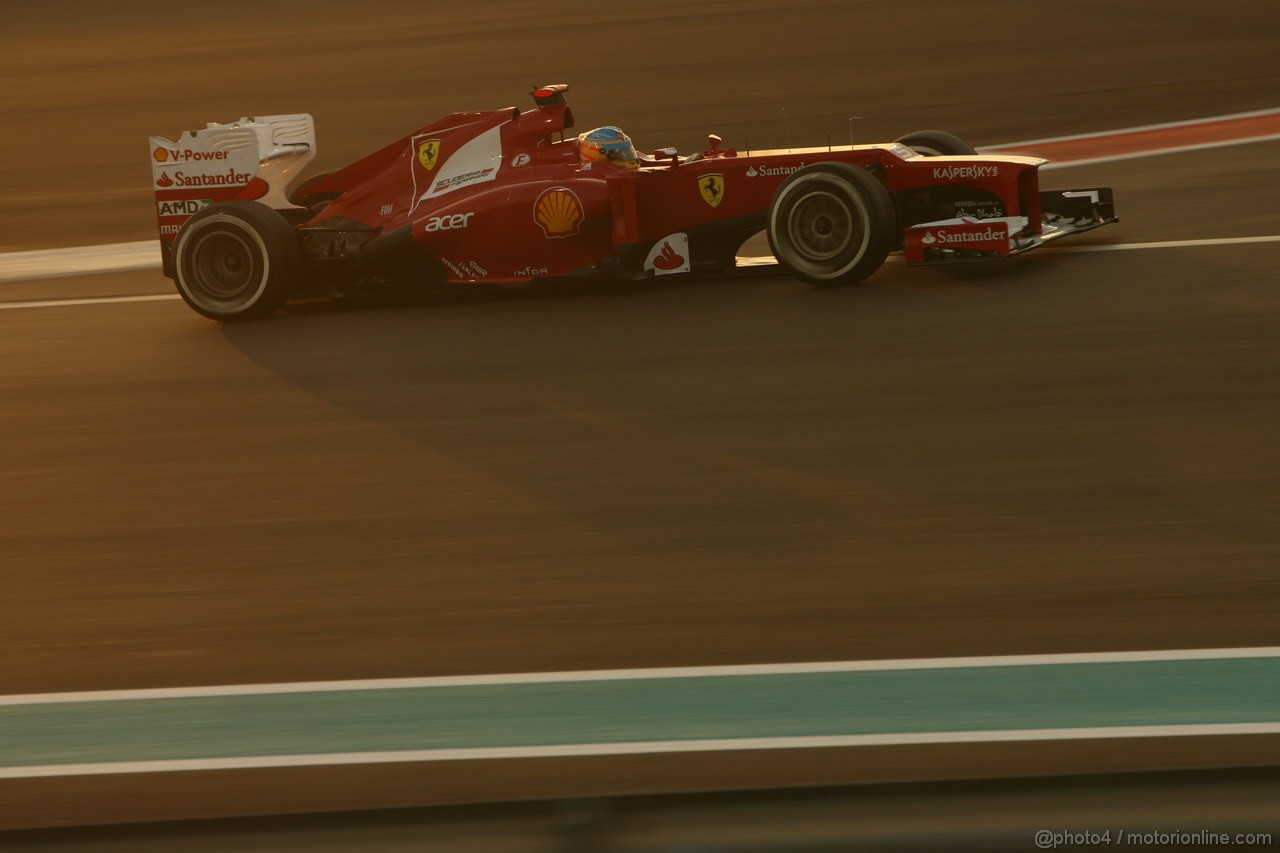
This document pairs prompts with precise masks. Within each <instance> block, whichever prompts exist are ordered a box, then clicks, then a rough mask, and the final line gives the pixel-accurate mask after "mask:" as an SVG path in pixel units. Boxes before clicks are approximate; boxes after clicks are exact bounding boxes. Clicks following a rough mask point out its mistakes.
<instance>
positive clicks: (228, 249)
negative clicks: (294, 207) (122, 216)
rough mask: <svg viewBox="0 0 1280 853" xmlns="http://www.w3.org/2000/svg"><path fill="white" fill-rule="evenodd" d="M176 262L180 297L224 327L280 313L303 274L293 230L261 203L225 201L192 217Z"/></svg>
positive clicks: (181, 234)
mask: <svg viewBox="0 0 1280 853" xmlns="http://www.w3.org/2000/svg"><path fill="white" fill-rule="evenodd" d="M173 259H174V280H175V281H176V283H177V285H178V293H179V294H180V295H181V296H182V298H183V299H184V300H185V301H186V303H187V304H188V305H190V306H191V308H192V309H194V310H195V311H197V312H198V313H200V314H203V315H204V316H206V317H208V318H209V319H211V320H220V321H222V322H224V323H229V322H239V321H243V320H256V319H259V318H261V317H266V316H268V315H270V314H273V313H275V311H276V310H277V309H279V308H280V306H281V305H284V303H285V301H286V300H288V298H289V296H290V295H291V294H292V292H293V290H294V287H295V286H296V285H297V282H298V280H299V278H300V276H301V272H302V250H301V249H300V248H299V246H298V240H297V237H296V235H295V234H294V231H293V228H292V226H290V225H289V223H288V222H286V221H285V219H284V217H283V216H281V215H280V214H279V213H277V212H276V211H274V210H272V209H271V208H269V207H267V206H266V205H263V204H259V203H258V202H255V201H226V202H220V203H218V204H212V205H209V206H208V207H206V208H205V209H204V210H201V211H200V212H199V213H197V214H196V215H195V216H192V217H191V218H190V219H188V220H187V222H186V224H185V225H183V226H182V230H181V231H179V232H178V238H177V240H176V241H174V244H173Z"/></svg>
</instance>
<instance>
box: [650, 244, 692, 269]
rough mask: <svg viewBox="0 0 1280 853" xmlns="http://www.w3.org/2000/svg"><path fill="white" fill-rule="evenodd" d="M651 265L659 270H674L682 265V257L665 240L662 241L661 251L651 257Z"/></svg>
mask: <svg viewBox="0 0 1280 853" xmlns="http://www.w3.org/2000/svg"><path fill="white" fill-rule="evenodd" d="M653 266H654V268H655V269H660V270H674V269H679V268H680V267H682V266H684V258H683V257H681V256H680V255H679V254H678V253H677V252H676V250H675V249H673V248H671V244H670V243H669V242H667V241H665V240H664V241H663V243H662V251H661V252H659V253H658V256H657V257H655V258H654V259H653Z"/></svg>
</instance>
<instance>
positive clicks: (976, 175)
mask: <svg viewBox="0 0 1280 853" xmlns="http://www.w3.org/2000/svg"><path fill="white" fill-rule="evenodd" d="M567 89H568V87H567V86H565V85H554V86H546V87H543V88H541V89H537V90H535V91H534V92H533V93H532V94H533V98H534V101H535V103H536V107H535V108H534V109H532V110H529V111H528V112H521V111H520V110H519V109H517V108H514V107H513V108H507V109H501V110H494V111H491V112H471V113H453V114H451V115H447V116H445V117H444V118H442V119H440V120H438V121H435V122H432V123H431V124H429V125H427V126H426V127H424V128H422V129H421V130H419V131H416V132H415V133H412V134H410V135H409V136H406V137H404V138H403V139H400V140H397V141H396V142H393V143H392V144H390V145H388V146H387V147H385V148H383V149H382V150H380V151H377V152H374V153H373V154H370V155H369V156H367V157H365V158H363V159H361V160H357V161H356V162H354V163H352V164H351V165H349V166H346V167H345V168H342V169H339V170H337V171H335V172H331V173H328V174H324V175H320V176H317V177H313V178H311V179H309V180H306V181H303V182H302V183H300V184H298V185H297V186H293V184H295V183H296V179H297V178H298V177H299V175H300V173H301V171H302V169H303V168H304V167H305V166H306V164H307V163H308V162H310V161H311V159H312V158H313V157H314V156H315V153H316V145H315V129H314V125H313V123H312V120H311V117H310V116H308V115H279V116H263V117H258V118H242V119H240V120H239V121H237V122H233V123H230V124H210V125H209V126H208V127H207V128H205V129H204V130H197V131H188V132H186V133H184V134H182V136H181V137H180V138H179V140H178V141H177V142H170V141H169V140H167V139H163V138H159V137H153V138H152V139H151V161H152V177H153V181H154V184H155V194H156V205H157V210H158V214H159V222H160V243H161V250H162V252H163V258H164V272H165V275H167V276H169V277H170V278H172V279H174V281H175V282H176V283H177V286H178V292H179V293H181V295H182V297H183V299H185V300H186V301H187V303H188V304H189V305H190V306H191V307H192V308H194V309H195V310H196V311H198V312H200V313H201V314H203V315H205V316H206V317H211V318H213V319H215V320H227V321H229V320H248V319H253V318H257V317H263V316H266V315H268V314H271V313H272V312H274V311H275V310H276V309H278V308H279V307H280V306H281V305H283V304H284V303H285V302H286V301H287V300H288V299H290V298H291V297H294V296H307V295H317V294H323V293H333V292H352V291H355V290H358V289H360V288H361V287H368V288H376V287H379V286H387V285H395V284H402V283H431V282H488V283H499V284H513V283H524V282H530V281H534V280H537V279H544V278H564V277H569V276H591V277H597V278H615V279H617V278H621V279H627V280H634V279H638V278H645V277H649V276H659V275H679V274H698V273H712V274H724V273H726V272H731V271H732V270H733V269H734V267H735V253H736V251H737V249H738V248H739V247H740V246H741V245H742V244H743V242H744V241H745V240H747V239H748V238H749V237H751V236H752V235H754V234H757V233H759V232H760V231H761V230H764V231H765V232H767V234H768V238H769V243H770V245H771V246H772V247H773V251H774V255H775V256H776V257H777V259H778V262H779V263H780V264H781V265H782V266H783V267H784V268H785V269H786V270H788V271H789V272H790V273H791V274H792V275H795V276H796V277H798V278H801V279H803V280H805V281H807V282H810V283H811V284H815V285H818V286H826V285H837V284H847V283H852V282H857V281H861V280H862V279H864V278H866V277H867V276H869V275H871V274H872V273H873V272H875V271H876V270H877V269H878V268H879V267H880V265H881V264H882V263H883V262H884V260H885V257H886V255H888V253H889V252H892V251H895V250H899V249H900V250H902V252H903V254H904V256H905V259H906V261H907V263H908V264H947V263H960V262H967V261H974V260H990V259H995V258H1003V257H1007V256H1010V255H1016V254H1019V253H1021V252H1025V251H1027V250H1029V249H1034V248H1036V247H1037V246H1040V245H1043V244H1044V243H1046V242H1047V241H1049V240H1054V239H1057V238H1058V237H1062V236H1064V235H1067V234H1073V233H1078V232H1081V231H1086V230H1088V229H1091V228H1096V227H1098V226H1099V225H1105V224H1107V223H1109V222H1115V221H1116V216H1115V210H1114V206H1113V204H1112V198H1111V190H1110V189H1109V188H1105V187H1095V188H1088V189H1076V190H1070V191H1057V192H1042V191H1041V190H1040V188H1039V184H1038V175H1037V171H1038V169H1039V167H1040V166H1041V165H1042V164H1043V163H1044V162H1045V161H1044V160H1039V159H1035V158H1030V157H993V156H981V155H978V154H977V153H976V152H975V151H974V149H973V148H971V147H970V146H969V145H968V144H966V143H965V142H963V141H962V140H960V139H958V138H956V137H954V136H952V135H950V134H947V133H942V132H939V131H921V132H918V133H912V134H908V135H907V136H904V137H902V138H900V139H899V140H897V141H896V142H890V143H881V144H874V145H850V146H847V147H846V146H839V147H834V148H832V147H829V146H828V147H824V148H800V149H792V150H788V151H748V152H745V153H744V152H740V151H737V150H735V149H733V148H724V147H721V144H720V139H719V138H718V137H716V136H711V137H710V138H709V144H708V148H707V150H705V151H703V152H701V153H698V154H693V155H691V156H684V157H682V156H680V155H679V153H678V152H677V151H676V150H675V149H662V150H659V151H656V152H654V153H653V155H652V156H640V155H638V154H637V153H636V151H635V149H634V147H633V146H632V143H631V140H630V139H628V138H627V137H626V135H625V134H623V133H622V132H621V131H620V130H618V129H617V128H614V127H602V128H596V129H595V130H593V131H590V132H588V133H584V134H581V135H579V136H574V135H571V134H568V133H567V131H568V129H569V128H572V127H573V126H574V121H573V112H572V110H571V109H570V108H569V106H568V105H567V104H566V102H565V92H566V90H567Z"/></svg>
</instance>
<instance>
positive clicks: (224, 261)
mask: <svg viewBox="0 0 1280 853" xmlns="http://www.w3.org/2000/svg"><path fill="white" fill-rule="evenodd" d="M191 264H192V267H193V268H194V269H193V271H194V272H195V274H196V279H197V281H198V282H199V285H200V287H201V289H202V290H204V291H205V292H206V293H208V295H209V296H210V297H212V298H213V299H216V300H218V301H222V302H226V301H230V300H234V299H238V298H240V297H242V296H243V295H244V292H245V290H246V289H247V288H249V287H250V286H251V285H253V284H254V283H255V278H256V273H257V270H256V267H257V263H256V261H255V259H254V255H253V250H252V249H251V248H250V246H249V244H248V242H247V241H245V240H244V239H243V238H242V237H241V236H240V235H238V234H232V233H229V232H227V231H218V232H215V233H213V234H206V235H205V236H203V237H201V238H200V239H199V240H198V241H197V242H196V244H195V246H193V247H192V250H191Z"/></svg>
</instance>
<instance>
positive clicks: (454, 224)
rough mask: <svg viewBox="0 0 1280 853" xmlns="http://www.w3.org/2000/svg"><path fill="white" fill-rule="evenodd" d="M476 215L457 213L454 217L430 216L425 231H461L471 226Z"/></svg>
mask: <svg viewBox="0 0 1280 853" xmlns="http://www.w3.org/2000/svg"><path fill="white" fill-rule="evenodd" d="M473 216H475V213H474V212H472V213H455V214H453V215H452V216H428V217H427V224H426V225H425V226H424V228H423V230H424V231H460V230H461V229H463V228H466V227H467V226H469V225H470V224H471V217H473Z"/></svg>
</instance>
